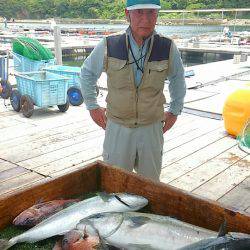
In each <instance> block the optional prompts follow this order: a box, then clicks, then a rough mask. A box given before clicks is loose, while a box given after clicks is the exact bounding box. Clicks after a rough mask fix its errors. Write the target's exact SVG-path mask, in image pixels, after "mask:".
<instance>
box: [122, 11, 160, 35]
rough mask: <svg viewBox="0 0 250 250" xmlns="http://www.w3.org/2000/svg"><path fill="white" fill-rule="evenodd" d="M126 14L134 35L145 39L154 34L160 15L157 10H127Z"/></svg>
mask: <svg viewBox="0 0 250 250" xmlns="http://www.w3.org/2000/svg"><path fill="white" fill-rule="evenodd" d="M125 13H126V17H127V19H128V20H129V22H130V27H131V29H132V32H133V34H134V35H136V36H138V37H141V38H143V39H145V38H147V37H149V36H150V35H151V34H152V32H153V30H154V28H155V24H156V21H157V15H158V11H157V10H156V9H137V10H129V11H128V10H126V11H125Z"/></svg>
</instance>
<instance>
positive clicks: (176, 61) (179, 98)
mask: <svg viewBox="0 0 250 250" xmlns="http://www.w3.org/2000/svg"><path fill="white" fill-rule="evenodd" d="M128 34H129V39H130V46H131V49H132V51H133V54H134V57H135V59H136V60H138V59H139V58H141V57H142V56H143V55H145V54H146V53H147V50H148V43H149V38H148V39H146V40H145V41H144V44H143V45H142V46H138V45H137V43H136V42H135V40H134V38H133V36H132V33H131V31H130V29H128ZM105 46H106V45H105V38H104V39H102V40H101V41H100V42H99V44H98V45H97V46H96V47H95V49H94V50H93V51H92V52H91V54H90V55H89V56H88V57H87V59H86V60H85V61H84V63H83V65H82V68H81V87H82V93H83V98H84V101H85V104H86V107H87V109H88V110H91V109H96V108H98V107H99V105H98V103H97V98H96V83H97V80H98V79H99V77H100V76H101V74H102V71H103V60H104V51H105ZM129 53H131V52H129ZM144 58H145V57H143V58H142V59H141V60H139V61H138V65H139V67H140V68H143V66H144ZM169 65H170V69H169V75H168V79H169V86H168V87H169V93H170V98H171V101H170V106H169V111H170V112H171V113H173V114H174V115H179V114H180V113H181V110H182V108H183V101H184V97H185V94H186V84H185V78H184V69H183V64H182V61H181V57H180V53H179V51H178V49H177V47H176V45H175V44H174V43H173V42H172V45H171V51H170V57H169ZM132 67H133V72H134V77H135V84H136V85H137V86H138V85H139V84H140V83H141V78H142V72H141V70H140V69H138V67H137V65H136V63H133V64H132Z"/></svg>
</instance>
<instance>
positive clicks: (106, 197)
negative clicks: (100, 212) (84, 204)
mask: <svg viewBox="0 0 250 250" xmlns="http://www.w3.org/2000/svg"><path fill="white" fill-rule="evenodd" d="M97 195H98V196H99V197H100V198H101V199H102V200H103V201H104V202H108V201H109V200H110V198H111V197H113V196H114V195H111V194H108V193H106V192H98V193H97Z"/></svg>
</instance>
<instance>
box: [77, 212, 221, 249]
mask: <svg viewBox="0 0 250 250" xmlns="http://www.w3.org/2000/svg"><path fill="white" fill-rule="evenodd" d="M84 228H85V230H86V232H87V234H90V235H99V236H100V237H101V239H102V240H103V241H105V242H106V243H107V244H109V245H111V246H115V247H118V248H122V249H129V250H131V249H155V250H167V249H170V250H174V249H178V248H181V247H184V246H187V245H189V244H191V243H194V242H198V241H200V240H203V239H207V238H209V237H216V236H217V232H214V231H211V230H208V229H205V228H201V227H198V226H194V225H191V224H188V223H185V222H182V221H180V220H177V219H175V218H172V217H169V216H161V215H155V214H147V213H139V212H115V213H114V212H113V213H112V212H108V213H99V214H95V215H92V216H89V217H87V218H84V219H82V220H81V221H80V222H79V223H78V224H77V226H76V229H78V230H83V229H84Z"/></svg>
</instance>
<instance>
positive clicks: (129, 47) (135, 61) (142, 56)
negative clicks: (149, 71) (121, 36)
mask: <svg viewBox="0 0 250 250" xmlns="http://www.w3.org/2000/svg"><path fill="white" fill-rule="evenodd" d="M143 47H144V43H143V45H142V49H141V56H140V57H139V58H138V59H136V58H135V55H134V52H133V50H132V48H131V44H130V38H129V37H128V49H129V51H130V52H131V54H132V57H133V60H134V61H133V62H128V64H133V63H135V64H136V66H137V70H140V71H141V72H142V73H143V67H140V66H139V64H138V63H139V61H140V60H142V59H143V58H144V61H145V57H146V54H147V51H146V53H145V54H144V55H142V51H143Z"/></svg>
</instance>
